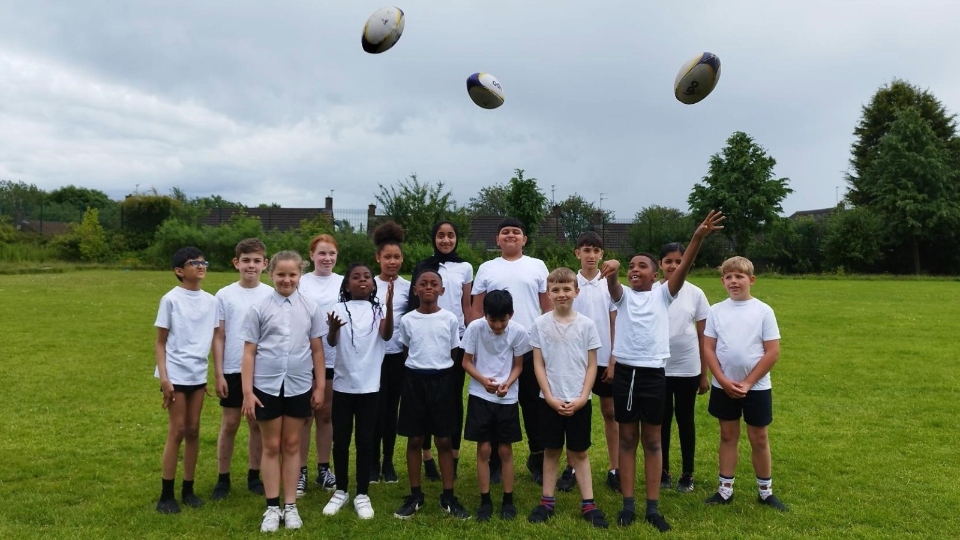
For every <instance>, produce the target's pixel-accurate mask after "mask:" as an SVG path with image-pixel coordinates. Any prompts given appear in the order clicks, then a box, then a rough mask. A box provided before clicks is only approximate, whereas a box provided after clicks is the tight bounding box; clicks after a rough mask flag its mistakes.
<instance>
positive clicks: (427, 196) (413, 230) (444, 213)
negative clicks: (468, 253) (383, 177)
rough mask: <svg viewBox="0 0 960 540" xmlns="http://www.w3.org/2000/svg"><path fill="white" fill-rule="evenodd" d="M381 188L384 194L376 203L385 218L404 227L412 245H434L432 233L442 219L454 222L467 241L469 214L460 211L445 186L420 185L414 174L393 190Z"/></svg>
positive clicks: (381, 185)
mask: <svg viewBox="0 0 960 540" xmlns="http://www.w3.org/2000/svg"><path fill="white" fill-rule="evenodd" d="M379 186H380V194H379V195H377V196H376V199H377V203H379V205H380V207H381V208H382V210H381V212H382V215H384V216H387V217H388V218H390V219H392V220H393V221H395V222H397V223H398V224H399V225H400V226H401V227H403V229H404V231H405V232H406V236H407V241H408V242H421V243H432V240H431V239H430V230H431V228H432V227H433V224H434V223H436V222H437V221H440V220H442V219H449V220H450V221H452V222H454V223H455V224H456V225H457V229H458V230H459V231H460V236H461V237H464V238H466V236H467V234H468V233H469V230H468V229H469V222H468V220H467V217H466V212H465V211H463V210H461V209H458V208H457V205H456V201H455V200H454V199H453V195H452V194H451V193H450V190H448V189H445V187H444V183H443V182H437V183H435V184H431V183H429V182H420V180H419V179H418V178H417V175H416V174H411V175H410V177H409V178H407V179H405V180H400V181H399V182H397V184H395V185H392V186H390V187H389V188H388V187H386V186H384V185H383V184H379Z"/></svg>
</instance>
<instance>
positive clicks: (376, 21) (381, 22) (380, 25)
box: [360, 7, 403, 54]
mask: <svg viewBox="0 0 960 540" xmlns="http://www.w3.org/2000/svg"><path fill="white" fill-rule="evenodd" d="M402 34H403V10H402V9H400V8H398V7H382V8H380V9H378V10H376V11H374V12H373V15H371V16H370V18H369V19H367V24H365V25H363V37H362V38H361V39H360V45H362V46H363V50H365V51H367V52H368V53H370V54H380V53H382V52H383V51H386V50H388V49H390V47H393V46H394V45H395V44H396V43H397V40H399V39H400V36H401V35H402Z"/></svg>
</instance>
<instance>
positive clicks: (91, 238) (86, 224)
mask: <svg viewBox="0 0 960 540" xmlns="http://www.w3.org/2000/svg"><path fill="white" fill-rule="evenodd" d="M98 214H99V211H98V210H97V208H96V207H93V206H90V207H88V208H87V210H86V212H84V213H83V221H81V222H80V225H77V227H76V229H74V233H75V234H76V235H77V237H78V238H79V239H80V259H81V260H83V261H90V262H93V261H98V260H100V259H102V258H103V256H104V255H105V254H106V253H107V237H106V235H105V234H104V232H103V226H102V225H100V216H99V215H98Z"/></svg>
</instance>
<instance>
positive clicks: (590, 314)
mask: <svg viewBox="0 0 960 540" xmlns="http://www.w3.org/2000/svg"><path fill="white" fill-rule="evenodd" d="M577 286H578V287H579V289H580V292H579V293H578V294H577V297H576V298H574V299H573V309H574V311H576V312H577V313H582V314H584V315H586V316H587V318H589V319H590V320H591V321H593V324H595V325H597V332H598V333H599V334H600V348H599V349H597V366H598V367H602V368H605V367H607V366H608V365H610V351H611V350H613V341H612V340H611V339H610V313H612V312H615V311H617V306H616V305H614V303H613V300H611V299H610V289H609V288H608V287H607V280H606V279H604V278H601V277H600V273H599V272H597V275H596V276H594V277H593V279H587V278H585V277H583V275H582V274H581V273H580V272H577Z"/></svg>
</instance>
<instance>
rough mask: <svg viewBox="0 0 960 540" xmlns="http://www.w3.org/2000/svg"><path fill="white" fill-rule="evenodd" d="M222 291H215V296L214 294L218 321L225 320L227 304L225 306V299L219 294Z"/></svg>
mask: <svg viewBox="0 0 960 540" xmlns="http://www.w3.org/2000/svg"><path fill="white" fill-rule="evenodd" d="M222 292H223V289H221V290H220V291H219V292H217V296H216V298H217V320H218V321H225V320H227V306H226V301H225V300H224V299H223V296H224V295H223V294H221V293H222Z"/></svg>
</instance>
